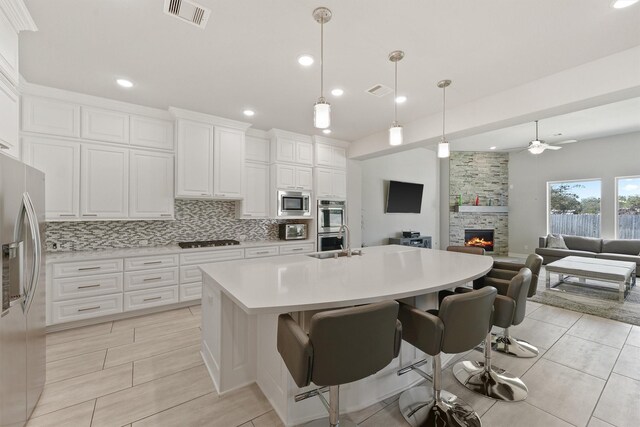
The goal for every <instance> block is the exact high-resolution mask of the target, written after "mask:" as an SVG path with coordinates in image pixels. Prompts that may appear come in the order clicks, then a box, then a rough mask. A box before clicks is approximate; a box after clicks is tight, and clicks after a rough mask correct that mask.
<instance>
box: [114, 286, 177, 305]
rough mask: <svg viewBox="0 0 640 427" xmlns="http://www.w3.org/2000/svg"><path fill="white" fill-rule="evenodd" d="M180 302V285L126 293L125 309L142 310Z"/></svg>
mask: <svg viewBox="0 0 640 427" xmlns="http://www.w3.org/2000/svg"><path fill="white" fill-rule="evenodd" d="M176 302H178V286H177V285H176V286H163V287H161V288H154V289H145V290H143V291H134V292H125V293H124V311H131V310H140V309H143V308H149V307H157V306H159V305H166V304H174V303H176Z"/></svg>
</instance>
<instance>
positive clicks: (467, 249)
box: [447, 246, 484, 255]
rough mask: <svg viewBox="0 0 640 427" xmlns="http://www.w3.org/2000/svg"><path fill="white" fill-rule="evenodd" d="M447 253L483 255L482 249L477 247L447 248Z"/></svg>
mask: <svg viewBox="0 0 640 427" xmlns="http://www.w3.org/2000/svg"><path fill="white" fill-rule="evenodd" d="M447 251H449V252H462V253H465V254H472V255H484V248H480V247H478V246H447Z"/></svg>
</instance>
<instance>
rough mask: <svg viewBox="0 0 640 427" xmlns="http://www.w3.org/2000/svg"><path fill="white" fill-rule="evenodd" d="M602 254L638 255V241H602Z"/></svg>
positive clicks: (639, 245)
mask: <svg viewBox="0 0 640 427" xmlns="http://www.w3.org/2000/svg"><path fill="white" fill-rule="evenodd" d="M602 252H606V253H610V254H625V255H636V256H637V255H640V240H631V239H618V240H603V241H602Z"/></svg>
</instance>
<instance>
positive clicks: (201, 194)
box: [176, 119, 213, 199]
mask: <svg viewBox="0 0 640 427" xmlns="http://www.w3.org/2000/svg"><path fill="white" fill-rule="evenodd" d="M177 142H178V149H177V151H176V197H186V198H198V199H202V198H206V199H210V198H213V126H211V125H209V124H206V123H199V122H194V121H191V120H182V119H180V120H178V141H177Z"/></svg>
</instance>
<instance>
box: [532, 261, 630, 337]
mask: <svg viewBox="0 0 640 427" xmlns="http://www.w3.org/2000/svg"><path fill="white" fill-rule="evenodd" d="M546 274H547V272H546V270H545V268H544V267H542V270H541V271H540V279H539V280H538V289H537V291H536V294H535V295H534V296H533V297H531V298H529V300H530V301H535V302H539V303H541V304H546V305H552V306H554V307H560V308H566V309H567V310H573V311H577V312H580V313H587V314H593V315H594V316H599V317H605V318H607V319H613V320H618V321H620V322H625V323H630V324H632V325H638V326H640V289H638V288H639V287H640V286H635V287H633V288H631V292H629V295H628V296H627V298H626V299H625V301H624V302H620V301H618V293H617V292H607V291H606V290H600V289H595V288H591V287H589V286H579V285H571V284H567V283H563V284H561V285H559V286H557V287H556V288H555V289H560V290H562V291H564V292H558V291H555V290H548V289H547V288H546V286H545V279H546ZM557 280H558V276H557V275H556V274H554V275H553V276H552V277H551V281H552V283H553V282H554V281H557ZM573 280H575V279H573ZM588 283H593V284H597V285H599V286H608V287H612V286H613V287H612V289H616V287H615V285H613V284H611V283H605V282H597V281H588Z"/></svg>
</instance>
